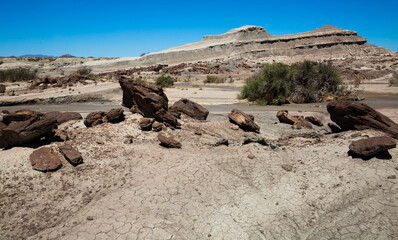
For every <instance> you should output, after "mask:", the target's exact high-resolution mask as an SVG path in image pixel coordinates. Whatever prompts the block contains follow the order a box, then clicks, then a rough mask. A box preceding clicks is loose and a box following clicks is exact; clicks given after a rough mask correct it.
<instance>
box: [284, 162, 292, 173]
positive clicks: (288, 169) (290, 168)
mask: <svg viewBox="0 0 398 240" xmlns="http://www.w3.org/2000/svg"><path fill="white" fill-rule="evenodd" d="M282 168H283V169H285V170H286V171H288V172H290V171H292V170H293V166H292V165H290V164H282Z"/></svg>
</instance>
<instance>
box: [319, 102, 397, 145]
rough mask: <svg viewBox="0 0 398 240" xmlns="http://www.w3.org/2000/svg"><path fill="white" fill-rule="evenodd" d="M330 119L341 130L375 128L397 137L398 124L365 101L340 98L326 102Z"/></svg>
mask: <svg viewBox="0 0 398 240" xmlns="http://www.w3.org/2000/svg"><path fill="white" fill-rule="evenodd" d="M327 110H328V112H329V113H330V119H331V120H332V121H334V122H335V123H337V125H339V126H340V128H341V129H342V130H343V131H346V130H364V129H375V130H379V131H382V132H384V133H386V134H388V135H390V136H392V137H393V138H396V139H398V124H396V123H395V122H393V121H392V120H391V119H390V118H388V117H386V116H384V115H383V114H381V113H379V112H378V111H376V110H374V109H373V108H371V107H369V106H368V105H366V104H365V103H359V102H353V101H347V100H340V101H332V102H330V103H328V105H327Z"/></svg>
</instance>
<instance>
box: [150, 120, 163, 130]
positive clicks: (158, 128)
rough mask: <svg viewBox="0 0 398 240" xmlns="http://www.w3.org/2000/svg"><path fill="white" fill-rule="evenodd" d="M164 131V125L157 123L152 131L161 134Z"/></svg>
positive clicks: (153, 125) (153, 124)
mask: <svg viewBox="0 0 398 240" xmlns="http://www.w3.org/2000/svg"><path fill="white" fill-rule="evenodd" d="M162 129H163V124H162V123H160V122H156V121H155V122H154V123H152V130H153V131H155V132H160V131H162Z"/></svg>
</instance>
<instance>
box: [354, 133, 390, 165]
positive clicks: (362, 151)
mask: <svg viewBox="0 0 398 240" xmlns="http://www.w3.org/2000/svg"><path fill="white" fill-rule="evenodd" d="M396 145H397V144H396V141H395V140H394V139H393V138H391V137H386V136H383V137H371V138H367V139H361V140H358V141H354V142H352V143H351V144H350V146H349V149H350V151H349V153H350V154H351V155H353V156H359V157H361V158H363V159H369V158H371V157H373V156H376V155H377V154H380V153H383V152H386V151H388V149H392V148H395V147H396Z"/></svg>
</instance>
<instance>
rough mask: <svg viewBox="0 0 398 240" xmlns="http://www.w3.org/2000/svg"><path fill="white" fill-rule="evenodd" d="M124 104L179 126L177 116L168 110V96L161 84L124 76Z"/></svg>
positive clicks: (141, 112) (122, 82)
mask: <svg viewBox="0 0 398 240" xmlns="http://www.w3.org/2000/svg"><path fill="white" fill-rule="evenodd" d="M119 83H120V86H121V87H122V90H123V106H125V107H127V108H129V109H131V108H133V109H134V111H136V112H138V113H140V114H141V115H143V116H144V117H149V118H155V119H156V121H159V122H163V123H165V124H166V125H168V126H171V127H174V128H175V127H179V123H178V121H177V118H176V117H175V116H174V115H172V114H171V113H170V112H169V111H168V101H169V100H168V98H167V96H166V94H165V93H164V92H163V89H162V88H161V87H159V86H154V85H149V84H145V83H142V82H139V81H135V80H132V79H129V78H127V77H124V76H122V77H121V79H120V80H119Z"/></svg>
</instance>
